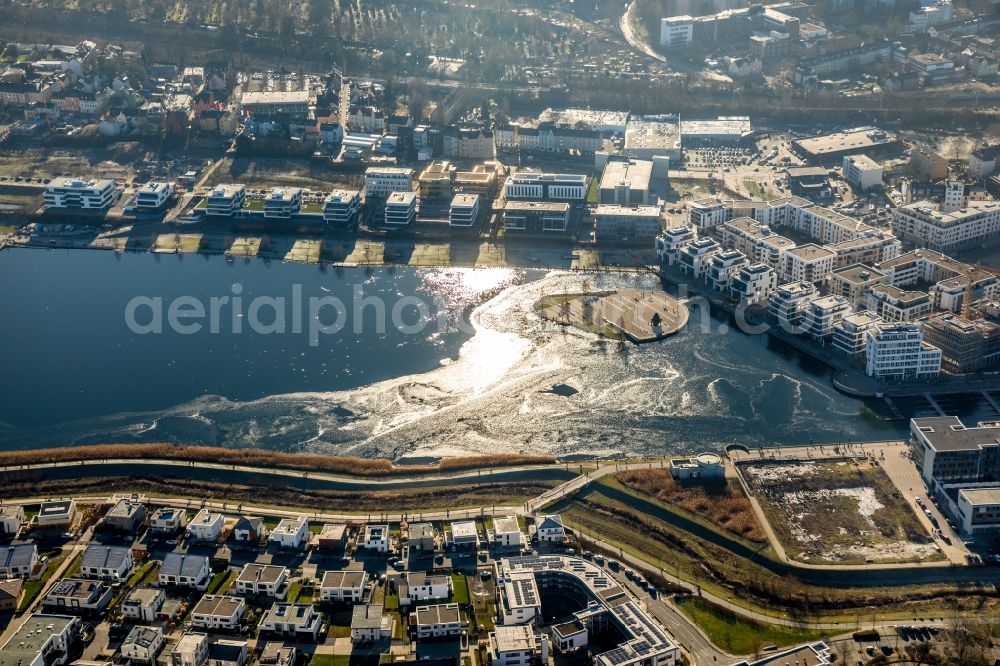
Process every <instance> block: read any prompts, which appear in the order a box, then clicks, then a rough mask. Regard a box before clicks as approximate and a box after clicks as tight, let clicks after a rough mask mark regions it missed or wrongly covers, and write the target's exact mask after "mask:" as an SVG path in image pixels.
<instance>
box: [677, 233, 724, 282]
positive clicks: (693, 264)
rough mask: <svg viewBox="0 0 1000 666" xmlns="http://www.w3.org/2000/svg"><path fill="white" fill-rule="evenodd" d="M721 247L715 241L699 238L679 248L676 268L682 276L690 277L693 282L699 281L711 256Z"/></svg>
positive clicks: (719, 250)
mask: <svg viewBox="0 0 1000 666" xmlns="http://www.w3.org/2000/svg"><path fill="white" fill-rule="evenodd" d="M721 251H722V246H721V245H719V243H718V242H716V241H715V239H712V238H699V239H697V240H693V241H691V242H690V243H688V244H687V245H685V246H684V247H682V248H681V253H680V257H679V260H678V262H677V266H678V268H680V271H681V273H683V274H684V275H690V276H691V277H692V278H694V279H695V280H701V279H703V278H704V277H705V274H706V273H707V272H708V266H709V261H710V260H711V258H712V255H713V254H715V253H717V252H721Z"/></svg>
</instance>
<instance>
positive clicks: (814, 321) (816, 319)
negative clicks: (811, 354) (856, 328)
mask: <svg viewBox="0 0 1000 666" xmlns="http://www.w3.org/2000/svg"><path fill="white" fill-rule="evenodd" d="M851 311H852V310H851V305H850V303H848V302H847V299H846V298H844V297H843V296H821V297H819V298H814V299H813V300H811V301H809V303H808V304H806V306H805V308H804V309H803V310H802V331H803V332H804V333H805V334H806V335H808V336H810V337H811V338H813V339H814V340H822V341H826V340H829V339H830V338H831V337H832V336H833V332H834V327H836V326H837V325H838V324H839V323H840V322H841V320H842V319H843V318H844V317H845V316H847V315H849V314H851Z"/></svg>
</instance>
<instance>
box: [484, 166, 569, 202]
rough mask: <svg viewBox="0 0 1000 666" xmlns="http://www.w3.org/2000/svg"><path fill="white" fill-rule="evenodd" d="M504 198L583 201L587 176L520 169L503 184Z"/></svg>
mask: <svg viewBox="0 0 1000 666" xmlns="http://www.w3.org/2000/svg"><path fill="white" fill-rule="evenodd" d="M503 191H504V198H505V199H508V200H521V201H585V200H586V198H587V176H584V175H579V174H573V173H534V172H524V171H520V172H518V173H516V174H514V175H512V176H510V177H509V178H508V179H507V182H506V183H505V184H504V190H503Z"/></svg>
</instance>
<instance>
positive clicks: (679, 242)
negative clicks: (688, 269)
mask: <svg viewBox="0 0 1000 666" xmlns="http://www.w3.org/2000/svg"><path fill="white" fill-rule="evenodd" d="M694 239H695V234H694V231H692V230H691V229H690V228H689V227H687V226H686V225H683V224H682V225H678V226H676V227H670V228H669V229H665V230H664V231H663V232H661V233H660V234H659V235H658V236H657V237H656V244H655V247H656V255H657V256H658V257H659V258H660V263H662V264H666V265H667V266H673V265H674V264H676V263H677V261H678V260H679V258H680V254H681V248H682V247H684V246H685V245H687V244H688V243H690V242H691V241H693V240H694Z"/></svg>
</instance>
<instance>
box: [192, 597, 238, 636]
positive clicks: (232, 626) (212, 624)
mask: <svg viewBox="0 0 1000 666" xmlns="http://www.w3.org/2000/svg"><path fill="white" fill-rule="evenodd" d="M245 612H246V602H245V601H244V600H243V599H240V598H239V597H230V596H226V595H223V594H206V595H205V596H203V597H202V598H201V599H199V600H198V603H197V604H195V607H194V608H193V609H192V611H191V624H193V625H194V626H196V627H198V628H199V629H205V630H209V631H235V630H237V629H239V628H240V622H241V621H242V620H243V614H244V613H245Z"/></svg>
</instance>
